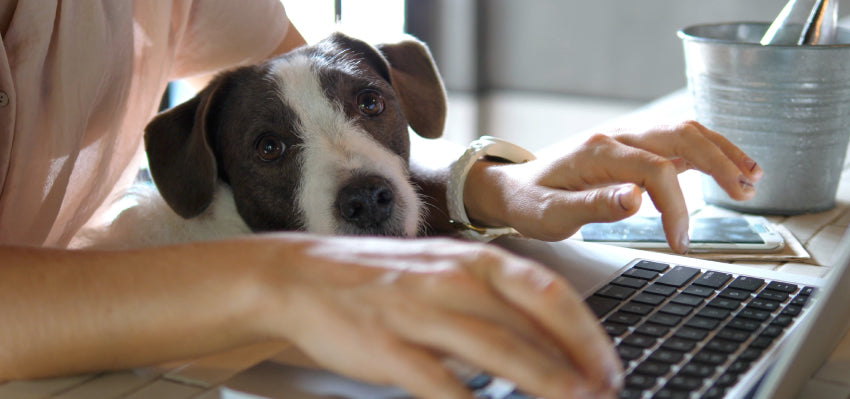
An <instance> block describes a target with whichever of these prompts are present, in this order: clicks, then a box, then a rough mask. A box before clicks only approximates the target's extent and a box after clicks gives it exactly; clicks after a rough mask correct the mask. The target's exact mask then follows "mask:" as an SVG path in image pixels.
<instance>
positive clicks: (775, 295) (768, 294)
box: [756, 290, 788, 302]
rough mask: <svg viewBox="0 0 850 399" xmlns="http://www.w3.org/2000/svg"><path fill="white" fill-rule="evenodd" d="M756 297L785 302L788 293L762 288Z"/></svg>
mask: <svg viewBox="0 0 850 399" xmlns="http://www.w3.org/2000/svg"><path fill="white" fill-rule="evenodd" d="M756 298H762V299H769V300H771V301H777V302H785V300H786V299H788V293H787V292H782V291H774V290H764V291H762V292H759V294H758V296H756Z"/></svg>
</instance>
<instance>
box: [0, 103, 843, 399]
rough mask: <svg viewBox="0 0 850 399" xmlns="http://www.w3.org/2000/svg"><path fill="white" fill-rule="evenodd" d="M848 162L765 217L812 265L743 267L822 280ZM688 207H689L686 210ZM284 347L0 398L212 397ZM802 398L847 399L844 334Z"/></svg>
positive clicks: (654, 114) (838, 225) (678, 108)
mask: <svg viewBox="0 0 850 399" xmlns="http://www.w3.org/2000/svg"><path fill="white" fill-rule="evenodd" d="M689 114H690V104H689V97H688V95H687V93H686V92H684V91H679V92H676V93H673V94H671V95H670V96H667V97H664V98H662V99H660V100H658V101H656V102H653V103H651V104H649V105H648V106H646V107H644V108H642V109H641V110H639V111H637V112H635V113H633V114H630V115H628V116H626V117H625V118H621V119H618V120H615V121H613V122H612V123H611V124H608V125H618V126H630V125H645V124H647V123H648V122H651V123H659V122H664V121H672V120H681V119H682V117H683V116H684V117H688V115H689ZM848 170H850V158H848V161H846V162H845V165H844V171H845V172H844V173H843V175H842V180H841V183H840V186H839V190H838V204H837V206H836V207H835V208H833V209H831V210H829V211H826V212H823V213H817V214H806V215H799V216H791V217H769V219H770V220H771V221H773V222H774V223H776V224H780V225H782V226H784V227H786V228H787V229H788V230H789V231H790V232H791V233H793V234H794V236H795V237H796V238H797V239H798V240H799V241H800V242H801V243H802V244H803V245H804V246H805V248H806V250H807V251H808V252H809V254H810V255H811V263H804V262H748V263H747V265H748V266H754V267H760V268H769V269H773V270H779V271H783V272H790V273H796V274H802V275H808V276H815V277H822V276H823V275H824V274H825V273H826V272H827V271H828V266H827V262H829V259H830V257H831V255H832V253H833V252H834V250H835V248H836V246H837V245H838V242H839V240H840V238H841V236H842V234H843V233H844V230H845V229H846V228H847V227H848V225H850V172H848ZM689 205H690V204H689ZM286 349H287V348H286V346H284V345H280V344H262V345H254V346H250V347H245V348H240V349H237V350H233V351H229V352H226V353H221V354H217V355H212V356H208V357H204V358H201V359H193V360H189V361H185V362H174V363H170V364H164V365H159V366H156V367H148V368H141V369H136V370H127V371H118V372H109V373H99V374H86V375H80V376H73V377H67V378H55V379H46V380H40V381H14V382H8V383H6V384H2V385H0V398H16V399H30V398H32V399H36V398H50V399H73V398H81V399H82V398H86V399H88V398H104V399H108V398H119V397H120V398H129V399H143V398H152V399H153V398H155V399H189V398H197V399H213V398H218V397H219V396H220V395H219V392H220V388H219V387H220V386H221V385H222V384H223V383H225V382H226V381H227V380H228V379H230V378H231V377H233V376H234V375H236V374H237V373H239V372H240V371H242V370H245V369H248V368H250V367H252V366H254V365H256V364H258V363H260V362H262V361H263V360H265V359H268V358H271V357H273V356H275V355H276V354H279V353H280V352H282V351H285V350H286ZM806 389H807V392H806V394H805V395H804V396H803V397H817V398H827V397H828V398H850V334H848V335H847V336H845V337H844V339H843V340H842V342H841V343H840V344H839V346H838V347H837V348H836V349H835V350H834V352H833V354H832V356H831V358H830V359H829V360H828V361H827V362H825V364H824V365H823V366H822V367H821V369H820V370H819V371H818V372H817V374H816V375H815V376H814V378H812V379H811V380H810V383H809V386H808V387H807V388H806Z"/></svg>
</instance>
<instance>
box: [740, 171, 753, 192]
mask: <svg viewBox="0 0 850 399" xmlns="http://www.w3.org/2000/svg"><path fill="white" fill-rule="evenodd" d="M738 184H740V185H741V190H743V191H744V192H745V193H750V192H754V191H756V186H754V185H753V182H751V181H750V179H747V178H746V177H745V176H744V175H740V176H738Z"/></svg>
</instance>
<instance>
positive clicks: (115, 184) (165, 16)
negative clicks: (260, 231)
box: [0, 0, 761, 398]
mask: <svg viewBox="0 0 850 399" xmlns="http://www.w3.org/2000/svg"><path fill="white" fill-rule="evenodd" d="M0 29H1V30H2V40H3V52H2V54H0V56H1V57H0V58H2V59H0V91H2V93H0V259H2V261H0V325H2V326H3V327H0V348H3V350H2V351H0V380H8V379H19V378H33V377H42V376H52V375H62V374H71V373H80V372H86V371H92V370H105V369H116V368H128V367H134V366H140V365H147V364H153V363H157V362H162V361H166V360H170V359H176V358H187V357H192V356H198V355H201V354H206V353H211V352H215V351H220V350H223V349H227V348H232V347H236V346H240V345H245V344H249V343H253V342H258V341H266V340H288V341H291V342H293V343H294V344H295V345H297V346H299V347H300V348H301V349H302V350H303V351H305V352H306V353H307V354H309V355H310V356H311V357H312V358H313V359H314V360H315V361H316V362H318V363H319V364H321V365H323V366H325V367H327V368H328V369H330V370H333V371H336V372H339V373H342V374H345V375H348V376H351V377H354V378H359V379H363V380H365V381H369V382H373V383H386V384H395V385H398V386H401V387H403V388H405V389H407V390H408V391H410V392H411V393H412V394H414V395H416V396H422V397H443V398H445V397H469V395H470V394H469V392H468V391H467V390H466V389H465V388H464V387H463V385H462V383H461V382H459V381H457V380H456V379H455V378H454V377H453V375H452V374H451V373H450V372H449V371H448V370H447V369H446V368H445V367H444V364H443V362H442V359H443V358H445V357H456V358H460V359H462V360H465V361H467V362H469V363H472V364H474V365H476V366H478V367H481V368H482V369H484V370H487V371H489V372H491V373H493V374H495V375H499V376H503V377H506V378H509V379H511V380H513V381H515V382H517V384H518V385H519V386H520V387H522V388H523V389H524V390H526V391H528V392H530V393H532V394H535V395H540V396H543V397H555V396H563V395H564V394H565V393H566V394H572V395H573V396H576V397H586V396H591V395H611V394H612V393H613V392H614V390H615V389H616V388H617V387H618V386H619V385H620V384H621V378H622V377H621V374H620V366H619V361H618V359H617V357H616V355H615V354H614V352H613V350H612V348H611V347H610V343H609V341H608V339H607V337H606V335H605V334H604V333H603V332H602V330H601V329H600V328H599V326H598V324H597V323H596V320H595V319H594V318H593V316H592V315H591V314H590V312H588V311H587V310H586V309H585V307H584V306H583V305H582V302H581V298H580V297H578V296H577V295H576V293H575V292H574V291H573V290H572V289H571V288H570V287H569V286H568V284H567V283H566V282H565V281H564V280H563V279H562V278H560V277H559V276H557V275H555V274H553V273H551V272H550V271H548V270H546V269H545V268H543V267H541V266H540V265H538V264H535V263H533V262H531V261H528V260H524V259H520V258H518V257H515V256H512V255H510V254H508V253H506V252H504V251H501V250H499V249H498V248H495V247H493V246H489V245H484V244H480V243H470V242H463V241H459V240H448V239H423V240H391V239H384V238H349V237H322V236H314V235H309V234H301V233H285V234H273V235H258V236H251V237H244V238H238V239H231V240H225V241H220V242H216V243H194V244H187V245H175V246H169V247H157V248H150V249H144V250H134V251H116V252H96V251H72V250H67V249H64V248H65V246H66V245H67V244H68V243H69V241H70V240H71V238H72V237H73V235H74V234H75V233H76V232H77V230H78V229H79V228H80V227H81V226H82V225H83V224H84V223H85V222H86V221H88V220H89V219H91V218H92V217H94V216H96V213H97V210H98V208H100V207H101V206H102V205H103V204H104V203H105V202H106V201H107V199H108V198H109V197H110V193H112V192H115V191H116V190H119V189H121V188H123V187H125V186H126V184H127V183H128V182H129V181H130V180H131V179H132V177H133V176H134V175H135V173H134V172H135V170H137V165H138V164H137V162H138V160H139V159H140V154H141V151H140V150H141V134H142V131H143V127H144V125H145V123H146V122H147V121H148V120H149V119H150V118H151V117H152V116H153V114H154V112H155V109H156V106H157V104H158V100H159V97H160V93H161V92H162V90H163V89H164V87H165V85H166V83H167V82H168V81H169V80H172V79H176V78H186V77H192V78H193V79H195V80H197V81H203V80H204V78H203V77H204V76H208V75H209V74H211V73H214V72H216V71H218V70H221V69H224V68H229V67H233V66H236V65H243V64H250V63H254V62H259V61H261V60H263V59H265V58H268V57H271V56H274V55H276V54H281V53H283V52H286V51H288V50H290V49H292V48H295V47H297V46H299V45H301V44H303V43H304V40H303V39H302V38H301V36H300V35H299V34H298V31H297V30H296V29H295V28H294V27H292V26H291V25H290V23H289V21H288V20H287V19H286V15H285V13H284V10H283V8H282V7H281V6H280V4H279V3H278V2H277V1H274V0H266V1H251V2H232V1H226V0H221V1H217V0H208V1H201V0H198V1H192V0H175V1H173V2H168V1H153V2H151V1H140V2H137V3H132V2H111V1H105V2H102V3H100V2H94V1H85V2H84V1H76V2H57V1H54V2H44V1H38V2H34V1H24V0H20V1H14V0H9V1H4V2H2V3H0ZM429 145H430V146H434V148H427V147H426V146H425V145H423V146H422V148H419V149H417V150H415V151H413V153H414V154H419V156H416V157H414V158H413V159H412V160H411V162H412V171H413V173H414V175H415V177H416V178H417V179H418V180H419V183H420V184H421V185H422V186H423V187H426V188H427V189H428V190H429V192H430V193H432V194H433V195H432V196H431V197H432V198H434V199H435V200H434V203H432V204H430V205H431V206H434V207H437V208H438V209H440V210H442V212H440V211H437V212H431V214H432V220H430V221H429V222H430V225H431V226H432V227H434V228H435V230H437V231H438V232H440V231H442V232H447V231H448V230H449V229H451V227H450V225H449V223H448V217H447V216H446V215H447V211H446V210H445V208H446V205H445V203H444V198H445V190H446V182H447V180H448V176H449V170H450V166H451V164H452V162H453V161H454V160H455V159H457V157H458V156H459V155H460V152H461V151H462V149H461V150H458V149H455V148H453V147H447V146H448V145H447V144H446V143H443V142H436V143H431V144H429ZM446 148H451V150H450V151H448V152H446ZM436 153H441V154H451V156H450V157H426V156H422V154H426V155H427V154H436ZM551 153H552V154H555V155H554V156H552V157H548V158H541V159H539V160H536V161H532V162H527V163H524V164H516V165H513V164H492V163H487V162H485V161H483V160H482V161H479V162H476V163H475V164H474V165H473V167H472V169H471V171H470V172H469V176H468V178H467V179H466V185H465V188H464V190H463V193H462V195H463V197H462V200H463V204H464V205H465V209H466V211H467V213H468V215H469V218H470V220H471V221H473V222H474V223H476V224H479V225H485V226H511V227H514V228H515V229H516V230H518V231H519V232H520V233H522V234H524V235H526V236H528V237H533V238H540V239H547V240H558V239H562V238H565V237H567V236H569V235H571V234H572V233H573V232H575V231H576V230H577V229H578V227H579V226H580V225H581V224H583V223H587V222H590V221H610V220H618V219H621V218H624V217H626V216H628V215H631V214H633V213H634V212H635V211H636V210H637V209H638V207H639V205H640V198H641V197H640V194H641V190H642V189H646V190H647V191H648V192H649V193H650V196H651V198H652V199H653V202H654V203H655V204H656V206H657V207H658V209H659V210H661V212H662V214H663V218H664V224H665V229H666V231H667V234H668V238H670V242H671V245H673V247H674V248H675V249H677V250H679V251H680V252H681V251H683V250H685V249H686V247H687V234H686V232H687V213H686V211H685V207H684V201H683V199H682V195H681V191H680V188H679V186H678V183H677V182H676V178H675V176H676V174H677V173H678V172H681V171H682V170H684V169H686V168H690V167H694V168H697V169H700V170H703V171H706V172H708V173H710V174H711V175H713V176H714V177H715V178H716V179H717V180H718V181H719V182H720V183H721V185H722V186H723V187H725V188H726V189H727V191H728V192H729V194H730V195H731V196H732V197H733V198H736V199H746V198H749V197H751V196H752V194H753V189H752V182H753V181H755V180H757V179H758V178H759V177H760V174H761V170H760V169H759V168H758V166H757V165H755V163H754V162H752V161H751V160H750V159H749V158H747V157H746V156H745V155H744V154H743V153H742V152H741V151H740V150H738V149H737V148H735V147H734V146H733V145H731V144H729V142H728V141H726V140H725V139H723V138H722V137H721V136H720V135H718V134H717V133H715V132H712V131H710V130H707V129H705V128H704V127H702V126H700V125H698V124H696V123H685V124H682V125H678V126H672V127H661V128H656V129H652V130H650V131H647V132H642V133H636V134H619V135H616V136H611V137H609V136H604V135H596V136H594V137H593V138H591V139H590V140H588V141H587V142H585V143H584V144H583V145H581V146H579V147H577V148H575V149H570V150H569V151H559V150H558V149H552V151H551ZM388 244H391V245H388ZM376 359H377V361H376Z"/></svg>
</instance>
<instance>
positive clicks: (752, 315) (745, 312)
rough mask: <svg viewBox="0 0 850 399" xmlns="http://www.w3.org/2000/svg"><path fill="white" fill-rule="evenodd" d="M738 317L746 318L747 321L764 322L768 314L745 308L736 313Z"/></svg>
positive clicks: (759, 310) (764, 311) (763, 311)
mask: <svg viewBox="0 0 850 399" xmlns="http://www.w3.org/2000/svg"><path fill="white" fill-rule="evenodd" d="M738 316H739V317H746V318H748V319H753V320H758V321H765V320H767V319H768V318H769V317H770V312H768V311H766V310H761V309H755V308H751V307H749V306H747V307H745V308H743V309H741V311H740V312H738Z"/></svg>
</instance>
